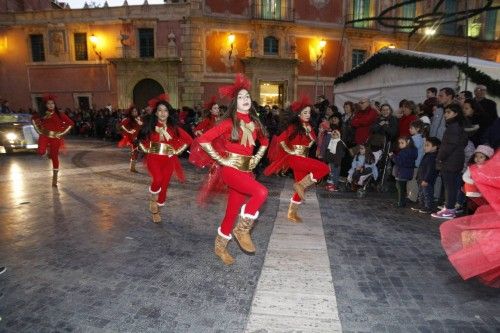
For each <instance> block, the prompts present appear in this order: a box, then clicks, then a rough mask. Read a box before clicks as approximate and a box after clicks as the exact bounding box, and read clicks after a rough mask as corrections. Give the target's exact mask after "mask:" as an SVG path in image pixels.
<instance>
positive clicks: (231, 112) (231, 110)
mask: <svg viewBox="0 0 500 333" xmlns="http://www.w3.org/2000/svg"><path fill="white" fill-rule="evenodd" d="M241 90H243V89H240V90H238V92H237V93H236V95H235V96H234V98H233V99H232V100H231V102H230V103H229V106H228V108H227V111H226V112H225V113H224V114H223V115H222V116H221V120H220V121H223V120H225V119H231V120H232V122H233V128H232V130H231V141H233V142H236V141H238V140H239V139H240V133H239V132H238V129H239V128H240V124H239V122H238V118H237V117H236V113H237V111H238V108H237V102H238V93H239V92H240V91H241ZM219 113H220V111H219ZM248 114H249V116H250V119H252V121H253V122H254V123H255V124H257V127H258V128H259V129H260V131H261V133H262V135H264V136H267V130H266V128H265V127H264V125H262V122H261V121H260V119H259V115H258V114H257V110H255V107H254V106H253V103H250V110H248Z"/></svg>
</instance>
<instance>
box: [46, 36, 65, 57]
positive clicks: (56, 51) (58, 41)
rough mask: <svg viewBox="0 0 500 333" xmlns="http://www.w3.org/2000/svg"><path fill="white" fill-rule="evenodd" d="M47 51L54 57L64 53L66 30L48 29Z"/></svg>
mask: <svg viewBox="0 0 500 333" xmlns="http://www.w3.org/2000/svg"><path fill="white" fill-rule="evenodd" d="M49 52H50V54H52V55H54V56H56V57H59V56H60V55H61V54H62V53H66V32H65V31H64V30H51V31H49Z"/></svg>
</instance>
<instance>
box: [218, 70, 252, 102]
mask: <svg viewBox="0 0 500 333" xmlns="http://www.w3.org/2000/svg"><path fill="white" fill-rule="evenodd" d="M251 86H252V84H251V83H250V80H249V79H247V78H246V76H245V75H243V74H242V73H238V74H236V78H235V79H234V83H233V84H232V85H229V86H223V87H220V88H219V94H220V96H221V97H222V98H226V97H229V98H231V99H233V98H234V97H236V94H237V93H238V91H240V90H241V89H245V90H248V91H250V87H251Z"/></svg>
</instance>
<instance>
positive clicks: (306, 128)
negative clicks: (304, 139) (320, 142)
mask: <svg viewBox="0 0 500 333" xmlns="http://www.w3.org/2000/svg"><path fill="white" fill-rule="evenodd" d="M302 127H304V129H305V130H306V135H307V136H308V137H309V139H311V141H313V142H314V138H313V137H312V135H311V126H309V125H306V124H302Z"/></svg>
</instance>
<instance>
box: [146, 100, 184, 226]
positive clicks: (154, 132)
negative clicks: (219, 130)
mask: <svg viewBox="0 0 500 333" xmlns="http://www.w3.org/2000/svg"><path fill="white" fill-rule="evenodd" d="M148 104H150V103H149V102H148ZM154 104H155V107H154V108H153V111H152V113H151V114H150V115H147V116H145V117H144V125H143V126H142V128H141V130H140V132H139V136H138V139H139V141H140V143H139V146H140V148H141V150H142V151H143V152H144V153H146V154H147V155H146V167H147V169H148V171H149V174H150V175H151V178H152V180H151V186H150V187H149V192H150V193H151V199H150V201H149V211H150V212H151V214H152V216H153V222H155V223H160V222H161V216H160V207H162V206H164V205H165V202H166V200H167V190H168V185H169V184H170V178H171V177H172V173H173V172H174V171H175V173H176V175H177V178H178V179H179V180H180V181H181V182H184V180H185V177H184V173H183V170H182V166H181V164H180V162H179V158H178V157H177V156H178V155H180V154H182V152H184V150H186V149H187V147H188V146H189V145H190V144H191V142H192V141H193V139H192V138H191V137H190V136H189V134H187V133H186V132H185V131H184V130H183V129H182V128H180V127H179V126H177V123H176V122H175V118H174V117H173V112H174V109H173V108H172V106H171V105H170V103H168V96H167V95H166V94H162V95H160V96H158V97H157V98H156V102H155V103H154Z"/></svg>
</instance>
